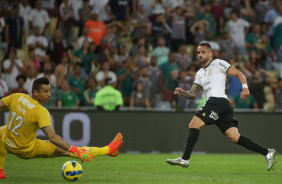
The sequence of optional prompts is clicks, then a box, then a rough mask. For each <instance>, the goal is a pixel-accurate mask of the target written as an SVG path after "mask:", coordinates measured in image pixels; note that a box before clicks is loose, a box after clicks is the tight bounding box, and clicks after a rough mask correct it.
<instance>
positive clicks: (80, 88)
mask: <svg viewBox="0 0 282 184" xmlns="http://www.w3.org/2000/svg"><path fill="white" fill-rule="evenodd" d="M68 82H69V85H70V87H71V90H72V91H74V92H75V93H76V95H77V97H78V99H79V101H80V106H83V105H85V103H86V101H85V98H84V90H85V87H84V85H85V77H84V76H82V74H81V65H80V64H76V65H75V66H74V75H73V76H72V77H71V78H69V80H68Z"/></svg>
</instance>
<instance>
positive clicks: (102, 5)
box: [90, 0, 109, 23]
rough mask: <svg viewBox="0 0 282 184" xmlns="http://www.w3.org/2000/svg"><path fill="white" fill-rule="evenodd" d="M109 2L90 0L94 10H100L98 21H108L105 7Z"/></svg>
mask: <svg viewBox="0 0 282 184" xmlns="http://www.w3.org/2000/svg"><path fill="white" fill-rule="evenodd" d="M108 2H109V0H94V1H93V0H92V1H91V2H90V3H91V6H92V7H95V9H98V10H100V12H99V20H100V21H103V22H105V23H107V22H108V21H109V16H108V14H107V12H106V9H105V6H106V5H107V4H108Z"/></svg>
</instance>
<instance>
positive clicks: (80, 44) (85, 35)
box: [75, 26, 92, 50]
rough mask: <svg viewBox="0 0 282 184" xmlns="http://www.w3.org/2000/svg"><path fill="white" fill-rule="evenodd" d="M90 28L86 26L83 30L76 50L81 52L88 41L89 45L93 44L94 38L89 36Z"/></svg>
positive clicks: (77, 41)
mask: <svg viewBox="0 0 282 184" xmlns="http://www.w3.org/2000/svg"><path fill="white" fill-rule="evenodd" d="M88 33H89V27H87V26H84V27H83V29H82V35H81V36H80V37H79V38H78V39H77V40H76V44H75V50H79V49H81V48H82V43H83V42H84V41H85V40H87V41H88V42H89V43H91V42H92V38H90V37H89V36H88Z"/></svg>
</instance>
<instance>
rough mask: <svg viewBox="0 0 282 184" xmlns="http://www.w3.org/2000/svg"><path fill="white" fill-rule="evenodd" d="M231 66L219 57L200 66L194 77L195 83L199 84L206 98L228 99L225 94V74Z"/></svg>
mask: <svg viewBox="0 0 282 184" xmlns="http://www.w3.org/2000/svg"><path fill="white" fill-rule="evenodd" d="M230 67H231V65H230V64H229V63H227V62H226V61H224V60H221V59H215V60H213V61H211V62H210V64H209V65H208V66H207V67H205V68H201V69H200V70H199V71H198V72H197V73H196V77H195V82H194V83H195V84H198V85H199V86H201V87H202V88H203V90H204V93H205V95H206V98H207V99H209V98H210V97H220V98H226V99H228V97H227V95H226V94H225V83H226V74H227V71H228V69H229V68H230Z"/></svg>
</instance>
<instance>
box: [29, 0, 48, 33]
mask: <svg viewBox="0 0 282 184" xmlns="http://www.w3.org/2000/svg"><path fill="white" fill-rule="evenodd" d="M49 23H50V18H49V15H48V12H47V11H46V10H44V9H42V2H41V0H36V3H35V8H34V9H32V10H31V12H30V15H29V28H30V29H31V30H34V28H35V27H37V26H38V27H39V34H42V33H44V32H45V30H46V29H47V28H48V27H49Z"/></svg>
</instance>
